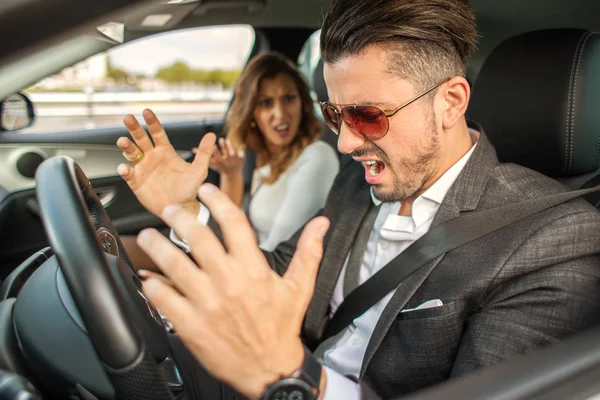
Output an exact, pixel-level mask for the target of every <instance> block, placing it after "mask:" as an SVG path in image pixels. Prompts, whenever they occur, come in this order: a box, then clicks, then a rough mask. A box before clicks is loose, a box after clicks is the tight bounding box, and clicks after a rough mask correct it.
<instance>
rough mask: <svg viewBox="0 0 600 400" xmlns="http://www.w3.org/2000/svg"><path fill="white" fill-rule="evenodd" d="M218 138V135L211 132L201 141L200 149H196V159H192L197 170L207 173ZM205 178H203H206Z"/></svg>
mask: <svg viewBox="0 0 600 400" xmlns="http://www.w3.org/2000/svg"><path fill="white" fill-rule="evenodd" d="M216 140H217V136H216V135H215V134H214V133H212V132H211V133H207V134H206V135H204V137H203V138H202V140H201V141H200V144H199V145H198V150H197V151H196V157H194V161H192V165H193V166H194V169H195V170H196V172H198V173H206V171H208V165H209V163H210V158H211V156H212V154H213V148H214V147H215V141H216ZM204 178H206V176H204ZM204 178H203V179H202V180H204Z"/></svg>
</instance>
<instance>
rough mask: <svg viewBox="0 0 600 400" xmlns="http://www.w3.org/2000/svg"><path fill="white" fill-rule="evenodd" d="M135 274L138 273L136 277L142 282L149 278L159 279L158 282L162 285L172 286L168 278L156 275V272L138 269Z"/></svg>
mask: <svg viewBox="0 0 600 400" xmlns="http://www.w3.org/2000/svg"><path fill="white" fill-rule="evenodd" d="M137 273H138V276H139V277H140V278H142V279H143V280H144V279H149V278H156V279H159V280H160V281H162V283H164V284H167V285H169V286H173V282H172V281H171V280H170V279H169V278H167V277H166V276H164V275H161V274H157V273H156V272H153V271H148V270H147V269H138V271H137Z"/></svg>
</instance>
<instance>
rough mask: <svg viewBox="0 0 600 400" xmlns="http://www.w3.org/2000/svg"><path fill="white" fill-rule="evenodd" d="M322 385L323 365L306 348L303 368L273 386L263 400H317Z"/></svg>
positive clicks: (266, 392)
mask: <svg viewBox="0 0 600 400" xmlns="http://www.w3.org/2000/svg"><path fill="white" fill-rule="evenodd" d="M320 383H321V364H320V363H319V362H318V361H317V359H316V358H315V356H313V354H312V353H311V352H310V351H309V350H308V349H307V348H306V347H305V348H304V362H303V363H302V367H300V369H299V370H297V371H296V372H294V373H293V374H292V375H291V376H289V377H287V378H282V379H280V380H278V381H276V382H275V383H273V384H271V385H270V386H269V387H268V388H267V390H266V391H265V393H264V394H263V395H262V400H316V399H317V398H318V397H319V384H320Z"/></svg>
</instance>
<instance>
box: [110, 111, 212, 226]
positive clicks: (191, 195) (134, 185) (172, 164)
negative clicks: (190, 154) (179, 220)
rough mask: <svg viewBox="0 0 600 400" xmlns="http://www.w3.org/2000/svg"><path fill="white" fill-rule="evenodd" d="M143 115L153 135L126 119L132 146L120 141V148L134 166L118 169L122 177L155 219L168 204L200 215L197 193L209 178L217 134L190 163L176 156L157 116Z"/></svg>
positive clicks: (205, 140) (209, 136)
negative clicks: (209, 167) (209, 168)
mask: <svg viewBox="0 0 600 400" xmlns="http://www.w3.org/2000/svg"><path fill="white" fill-rule="evenodd" d="M142 115H143V117H144V120H145V121H146V124H147V126H148V131H149V132H150V135H148V133H147V132H146V131H145V130H144V128H142V126H141V125H140V124H139V122H138V121H137V119H136V118H135V117H134V116H133V115H131V114H129V115H126V116H125V117H124V118H123V122H124V124H125V126H126V127H127V130H128V131H129V133H130V134H131V137H132V138H133V142H132V141H131V140H130V139H129V138H126V137H121V138H119V140H117V146H119V148H120V149H121V150H123V155H124V156H125V158H127V160H129V161H130V162H131V163H132V164H133V165H134V166H133V167H131V166H129V165H126V164H121V165H119V167H118V173H119V175H121V176H122V177H123V178H124V179H125V181H126V182H127V184H128V185H129V187H130V188H131V190H133V192H134V193H135V195H136V197H137V198H138V200H139V201H140V202H141V203H142V205H143V206H144V207H146V209H148V211H150V212H151V213H153V214H154V215H156V216H160V215H161V213H162V211H163V209H164V207H165V206H166V205H169V204H178V205H180V206H183V207H185V208H188V209H189V210H190V211H192V212H195V213H197V210H198V203H197V202H196V201H195V199H196V193H197V192H198V188H199V187H200V185H201V184H202V182H204V180H205V179H206V177H207V175H208V165H209V162H210V158H211V156H212V153H213V148H214V146H215V140H216V136H215V134H214V133H208V134H206V135H204V137H203V138H202V141H201V142H200V144H199V146H198V150H197V152H196V156H195V158H194V161H193V162H191V163H188V162H187V161H185V160H184V159H183V158H181V157H180V156H179V155H178V154H177V152H176V151H175V149H174V148H173V145H171V143H170V142H169V138H168V137H167V134H166V132H165V130H164V128H163V126H162V125H161V123H160V121H159V120H158V118H157V117H156V115H155V114H154V113H153V112H152V111H151V110H149V109H145V110H144V111H143V113H142Z"/></svg>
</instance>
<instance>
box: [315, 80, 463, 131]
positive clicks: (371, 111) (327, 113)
mask: <svg viewBox="0 0 600 400" xmlns="http://www.w3.org/2000/svg"><path fill="white" fill-rule="evenodd" d="M450 79H451V78H448V79H446V80H444V81H442V82H440V83H438V84H437V85H435V86H434V87H432V88H430V89H427V90H426V91H424V92H423V93H421V94H419V95H418V96H416V97H413V98H412V99H410V100H408V101H407V102H406V103H403V104H401V105H400V106H398V108H396V109H395V110H394V111H392V112H391V113H389V114H386V113H385V111H383V110H382V109H381V108H379V107H377V106H367V105H364V106H361V105H356V104H350V105H342V104H338V105H337V106H338V107H341V109H340V110H338V109H337V107H336V105H334V104H332V103H330V102H328V101H323V102H321V103H320V104H321V112H322V113H323V118H324V119H325V122H326V123H327V125H328V126H329V127H330V128H331V129H332V130H333V132H335V134H336V135H339V134H340V129H342V122H343V123H344V124H346V126H347V127H348V129H350V131H351V132H352V133H354V134H356V135H359V136H362V137H364V138H365V139H369V140H375V139H381V138H382V137H384V136H385V135H386V134H387V133H388V129H389V128H390V121H389V118H390V117H393V116H394V115H395V114H396V113H397V112H398V111H400V110H402V109H403V108H404V107H406V106H408V105H409V104H411V103H413V102H415V101H417V100H419V99H420V98H421V97H423V96H425V95H426V94H428V93H430V92H432V91H433V90H435V89H437V88H438V87H440V86H441V85H443V84H444V83H446V82H448V81H449V80H450Z"/></svg>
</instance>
